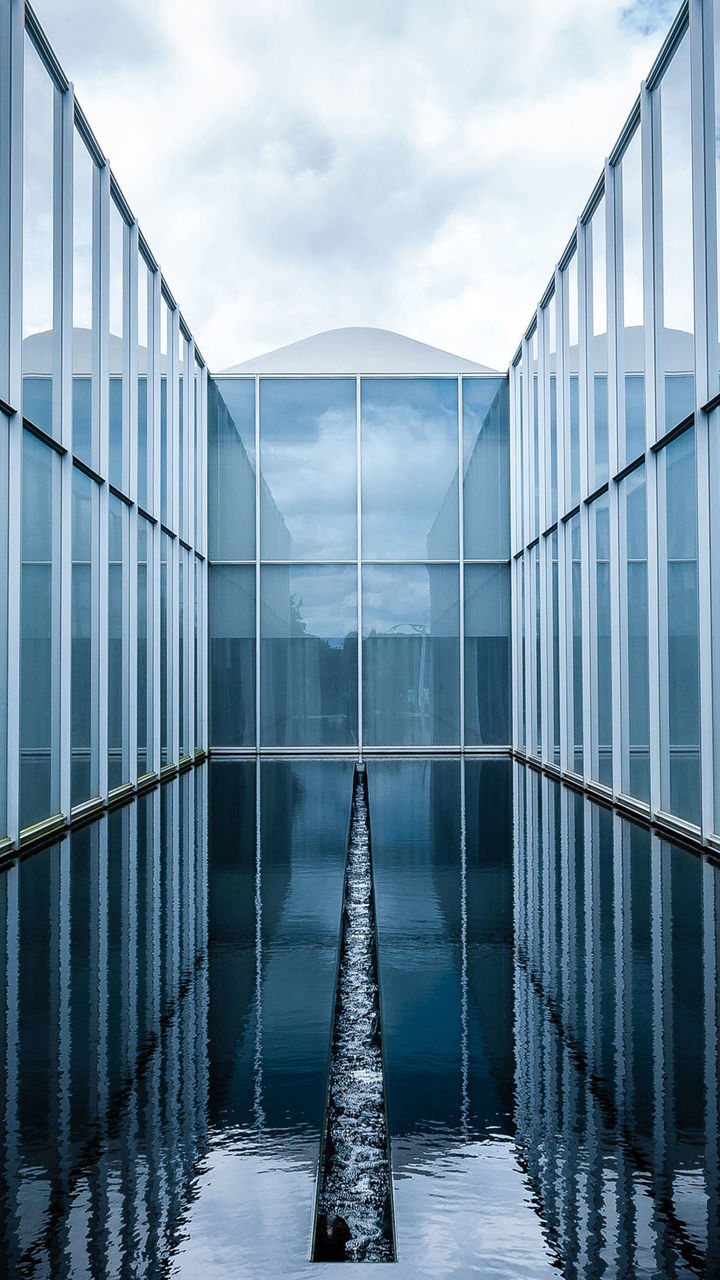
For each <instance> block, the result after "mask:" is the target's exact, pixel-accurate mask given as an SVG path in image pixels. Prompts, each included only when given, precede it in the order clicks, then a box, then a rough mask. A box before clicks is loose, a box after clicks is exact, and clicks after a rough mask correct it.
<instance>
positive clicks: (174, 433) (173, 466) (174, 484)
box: [167, 307, 182, 534]
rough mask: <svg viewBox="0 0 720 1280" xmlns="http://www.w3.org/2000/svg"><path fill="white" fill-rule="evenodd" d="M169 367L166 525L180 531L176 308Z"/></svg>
mask: <svg viewBox="0 0 720 1280" xmlns="http://www.w3.org/2000/svg"><path fill="white" fill-rule="evenodd" d="M169 315H170V333H169V334H168V369H167V396H168V398H167V448H168V453H169V457H168V459H167V468H168V478H167V524H168V528H169V529H172V531H173V533H177V534H180V533H181V532H182V530H181V528H180V512H179V505H180V390H179V384H180V341H181V336H182V335H181V332H180V316H179V313H178V310H177V307H176V308H175V309H174V310H171V311H170V312H169Z"/></svg>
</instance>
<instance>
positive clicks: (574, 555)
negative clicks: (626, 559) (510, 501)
mask: <svg viewBox="0 0 720 1280" xmlns="http://www.w3.org/2000/svg"><path fill="white" fill-rule="evenodd" d="M568 528H569V531H570V537H569V539H568V540H567V543H568V544H569V547H570V608H571V619H572V648H571V654H570V658H571V669H572V685H571V689H570V694H571V715H570V767H571V768H574V769H575V772H576V773H582V772H583V665H582V647H583V646H582V571H581V557H580V547H581V535H580V515H579V513H578V515H576V516H573V518H572V520H570V521H569V522H568Z"/></svg>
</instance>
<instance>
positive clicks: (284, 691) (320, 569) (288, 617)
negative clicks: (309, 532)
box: [260, 565, 358, 747]
mask: <svg viewBox="0 0 720 1280" xmlns="http://www.w3.org/2000/svg"><path fill="white" fill-rule="evenodd" d="M260 582H261V616H260V680H261V693H260V706H261V739H262V744H263V746H273V747H274V746H310V747H316V746H317V747H325V746H349V745H352V744H353V743H356V742H357V712H358V684H357V679H358V673H357V617H358V615H357V569H356V568H355V566H354V565H338V566H334V565H321V566H316V565H312V566H310V565H304V566H302V567H298V568H294V567H292V566H291V565H269V566H265V567H264V568H263V569H262V572H261V577H260Z"/></svg>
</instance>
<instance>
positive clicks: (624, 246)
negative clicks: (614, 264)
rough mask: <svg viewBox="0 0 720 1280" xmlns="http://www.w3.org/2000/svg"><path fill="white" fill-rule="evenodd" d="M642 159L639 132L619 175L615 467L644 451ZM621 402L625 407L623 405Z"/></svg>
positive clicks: (624, 157)
mask: <svg viewBox="0 0 720 1280" xmlns="http://www.w3.org/2000/svg"><path fill="white" fill-rule="evenodd" d="M641 161H642V155H641V142H640V129H639V128H637V129H636V130H635V133H634V135H633V138H632V141H631V142H630V144H629V146H628V147H627V149H626V151H625V153H624V155H623V158H622V160H621V162H620V168H619V171H618V177H619V179H620V182H619V188H620V191H619V198H620V209H621V218H622V235H621V236H620V238H619V245H618V248H619V252H620V257H621V261H620V278H621V286H620V287H621V290H622V293H621V297H622V313H621V314H622V316H623V323H622V325H621V327H620V334H619V339H620V340H619V343H618V347H619V370H620V383H621V385H620V414H619V423H618V430H619V442H618V457H619V460H620V466H621V467H622V466H625V464H626V463H628V462H630V461H631V460H632V459H633V458H637V457H638V455H639V454H641V453H642V452H643V451H644V449H645V302H644V298H643V234H642V163H641ZM623 374H624V378H623ZM623 401H624V405H623Z"/></svg>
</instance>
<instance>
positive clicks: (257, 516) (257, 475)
mask: <svg viewBox="0 0 720 1280" xmlns="http://www.w3.org/2000/svg"><path fill="white" fill-rule="evenodd" d="M254 381H255V749H256V750H257V751H259V750H260V742H261V736H260V585H261V584H260V537H261V527H260V374H259V373H256V374H255V379H254ZM257 767H258V770H259V765H258V766H257ZM258 785H259V782H258Z"/></svg>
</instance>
